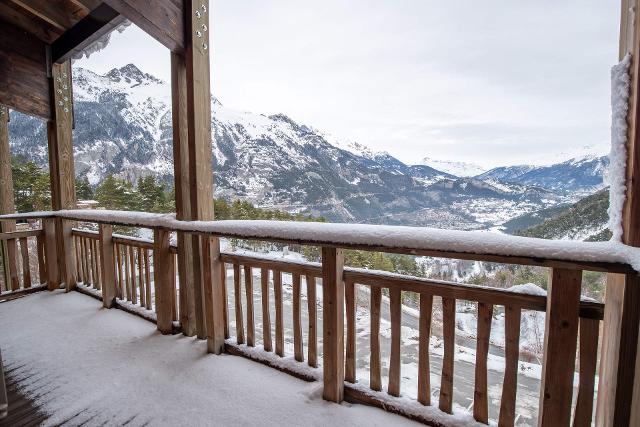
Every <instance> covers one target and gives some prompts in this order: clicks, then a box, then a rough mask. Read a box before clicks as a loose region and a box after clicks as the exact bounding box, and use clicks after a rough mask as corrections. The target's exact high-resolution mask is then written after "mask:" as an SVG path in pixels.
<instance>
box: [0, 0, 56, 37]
mask: <svg viewBox="0 0 640 427" xmlns="http://www.w3.org/2000/svg"><path fill="white" fill-rule="evenodd" d="M0 20H2V21H7V22H11V23H13V24H15V25H16V26H17V27H19V28H21V29H23V30H25V31H27V32H29V33H31V34H33V35H35V36H36V37H38V38H39V39H40V40H42V41H44V42H45V43H52V42H53V41H54V40H55V39H57V38H58V37H59V36H60V34H62V31H61V30H60V29H59V28H57V27H54V26H53V25H51V24H50V23H49V22H47V21H45V20H43V19H42V18H40V17H38V16H36V15H34V14H32V13H30V12H28V11H26V10H25V9H23V8H22V7H20V6H18V5H16V4H14V3H11V2H0Z"/></svg>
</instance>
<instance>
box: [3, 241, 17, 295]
mask: <svg viewBox="0 0 640 427" xmlns="http://www.w3.org/2000/svg"><path fill="white" fill-rule="evenodd" d="M7 258H9V259H8V260H6V262H7V264H8V265H9V274H10V276H11V290H12V291H17V290H18V289H20V278H19V276H18V261H17V258H18V246H17V244H16V239H9V240H7Z"/></svg>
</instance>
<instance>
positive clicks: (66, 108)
mask: <svg viewBox="0 0 640 427" xmlns="http://www.w3.org/2000/svg"><path fill="white" fill-rule="evenodd" d="M51 93H52V96H51V98H52V99H51V101H52V102H51V105H52V107H51V109H52V112H51V117H52V120H51V121H49V122H48V123H47V137H48V142H49V174H50V177H51V205H52V208H53V210H61V209H75V208H76V184H75V168H74V164H73V129H72V127H73V92H72V84H71V61H66V62H64V63H62V64H52V66H51ZM71 228H72V223H71V222H69V221H64V220H62V219H58V220H57V223H56V234H57V236H56V241H57V244H58V251H57V253H58V270H59V271H60V273H61V276H60V277H61V279H62V280H64V282H65V284H66V289H67V291H69V290H71V289H73V288H74V287H75V286H76V268H75V256H74V251H73V239H72V236H71Z"/></svg>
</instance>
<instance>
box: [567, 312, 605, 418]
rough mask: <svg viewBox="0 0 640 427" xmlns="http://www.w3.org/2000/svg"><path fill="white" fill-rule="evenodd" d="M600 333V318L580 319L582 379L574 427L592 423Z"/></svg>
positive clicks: (579, 385) (580, 371)
mask: <svg viewBox="0 0 640 427" xmlns="http://www.w3.org/2000/svg"><path fill="white" fill-rule="evenodd" d="M599 334H600V322H599V321H598V320H593V319H580V353H579V355H580V359H579V360H580V369H579V375H580V380H579V383H578V398H577V399H576V408H575V412H574V415H573V426H574V427H587V426H590V425H591V418H592V415H593V396H594V389H595V378H596V365H597V363H598V337H599Z"/></svg>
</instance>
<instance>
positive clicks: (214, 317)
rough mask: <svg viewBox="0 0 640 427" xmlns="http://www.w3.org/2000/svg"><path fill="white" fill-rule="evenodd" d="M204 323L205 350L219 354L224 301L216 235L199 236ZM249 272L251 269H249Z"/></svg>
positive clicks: (223, 324)
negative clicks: (205, 334) (205, 335)
mask: <svg viewBox="0 0 640 427" xmlns="http://www.w3.org/2000/svg"><path fill="white" fill-rule="evenodd" d="M200 238H201V240H202V241H201V248H202V249H201V250H202V265H203V266H204V267H205V268H203V270H202V271H203V286H204V294H203V296H204V302H205V323H206V328H207V351H208V352H209V353H213V354H220V353H222V352H223V351H224V340H225V319H224V310H225V309H226V301H223V290H222V287H223V283H222V281H221V280H220V278H221V271H222V268H223V267H222V266H223V264H222V263H221V262H220V241H219V240H218V238H216V237H210V236H201V237H200ZM249 274H251V271H249Z"/></svg>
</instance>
